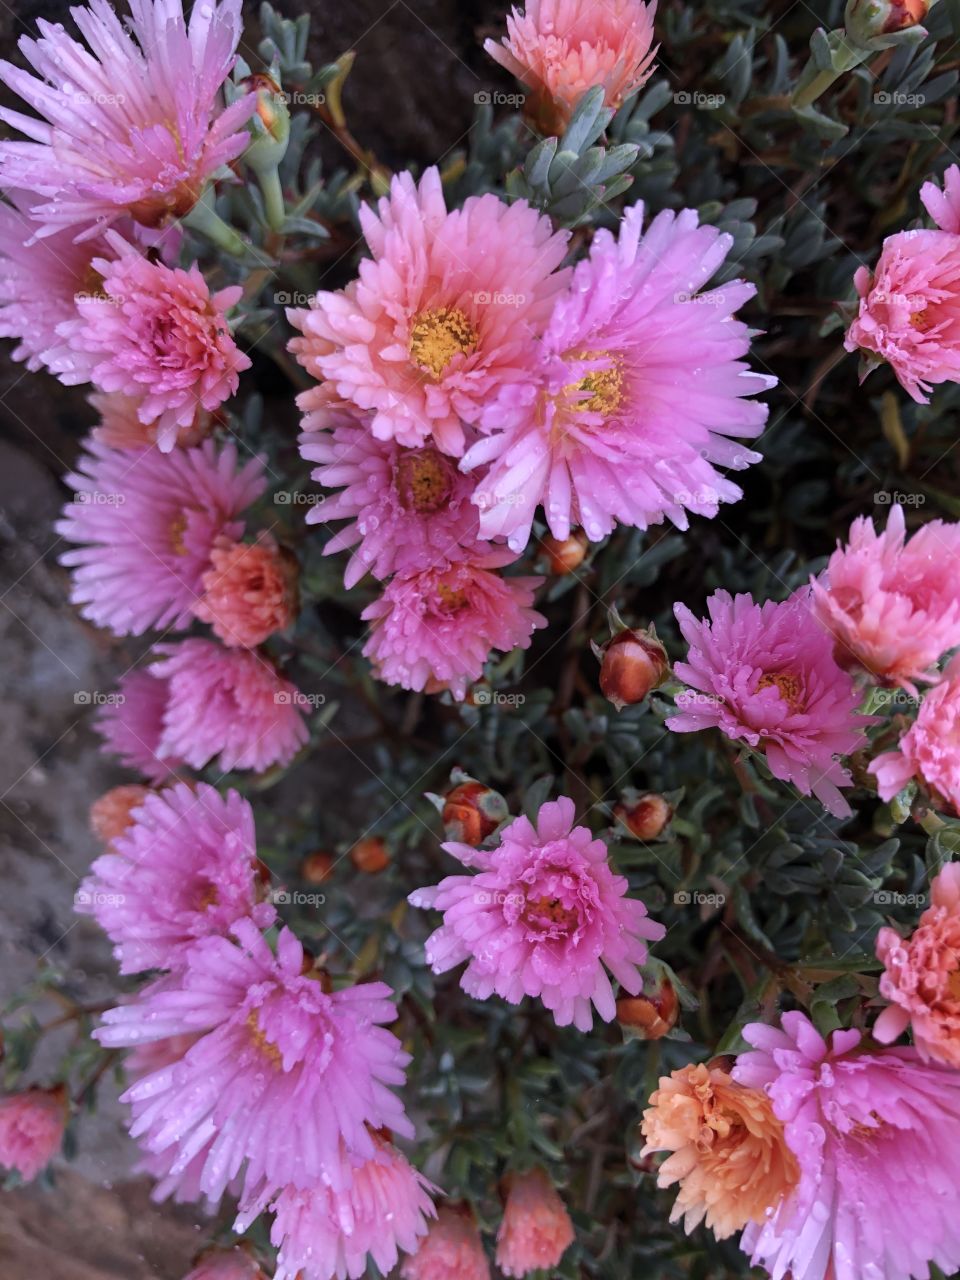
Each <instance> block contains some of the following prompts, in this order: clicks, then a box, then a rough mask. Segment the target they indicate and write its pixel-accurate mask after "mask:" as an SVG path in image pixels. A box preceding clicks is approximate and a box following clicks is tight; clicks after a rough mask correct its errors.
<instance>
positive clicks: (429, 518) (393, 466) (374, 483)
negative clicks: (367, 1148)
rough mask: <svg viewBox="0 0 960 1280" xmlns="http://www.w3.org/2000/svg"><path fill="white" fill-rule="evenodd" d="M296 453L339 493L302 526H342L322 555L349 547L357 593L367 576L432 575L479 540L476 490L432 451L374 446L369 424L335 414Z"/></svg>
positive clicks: (349, 576) (349, 577)
mask: <svg viewBox="0 0 960 1280" xmlns="http://www.w3.org/2000/svg"><path fill="white" fill-rule="evenodd" d="M300 453H301V455H302V456H303V457H304V458H305V459H306V460H307V461H308V462H316V463H319V464H320V465H319V466H317V467H316V468H315V469H314V470H313V471H312V472H311V473H310V474H311V476H312V478H313V479H314V480H316V481H317V483H318V484H322V485H323V486H324V487H325V488H331V489H333V488H336V489H339V490H340V492H339V493H337V494H335V495H333V496H332V497H328V498H327V499H326V500H325V501H324V503H323V504H322V505H321V506H315V507H312V508H311V509H310V511H309V512H308V513H307V524H320V523H323V524H327V522H328V521H331V520H347V521H349V523H348V524H346V525H344V526H343V528H342V529H340V530H339V532H338V533H336V534H335V535H334V536H333V537H332V538H331V539H330V541H329V542H328V543H327V545H326V546H325V547H324V555H328V556H329V555H333V554H334V553H335V552H338V551H343V550H345V549H346V548H348V547H349V548H352V551H351V555H350V559H349V561H348V563H347V569H346V572H345V574H344V582H345V584H346V586H347V587H354V586H356V584H357V583H358V582H359V581H360V579H361V578H362V577H363V576H364V574H365V573H372V574H373V575H374V577H376V578H388V577H389V576H390V575H391V574H392V573H405V572H411V571H412V572H418V571H420V570H422V569H431V568H433V567H435V566H436V565H437V564H438V563H440V562H441V561H443V560H445V559H447V558H449V557H450V556H451V554H452V553H453V552H454V551H455V550H456V548H457V547H460V546H471V545H473V543H475V542H476V540H477V532H478V528H479V523H478V519H477V509H476V507H475V506H474V505H473V503H472V502H471V501H470V497H471V494H472V493H473V490H474V487H475V484H474V481H473V480H471V479H470V478H468V477H467V476H464V475H461V474H460V472H458V471H457V468H456V464H455V463H454V462H453V461H451V459H449V458H447V457H445V456H444V455H443V454H442V453H440V451H439V450H438V449H436V448H434V447H433V446H432V445H429V444H428V445H424V446H423V447H421V448H418V449H405V448H403V447H401V446H400V445H399V444H397V443H396V441H394V440H378V439H377V438H376V436H374V435H373V433H372V432H371V430H370V427H369V423H366V422H363V421H360V420H358V419H357V418H354V417H350V416H348V415H345V414H343V415H337V416H336V417H335V418H334V419H333V425H332V429H331V430H326V431H306V432H304V434H303V435H302V436H301V437H300Z"/></svg>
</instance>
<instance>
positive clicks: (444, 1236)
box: [400, 1204, 490, 1280]
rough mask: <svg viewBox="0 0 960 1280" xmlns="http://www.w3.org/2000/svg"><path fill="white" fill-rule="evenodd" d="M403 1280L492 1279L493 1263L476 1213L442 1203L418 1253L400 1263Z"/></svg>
mask: <svg viewBox="0 0 960 1280" xmlns="http://www.w3.org/2000/svg"><path fill="white" fill-rule="evenodd" d="M400 1277H401V1280H490V1263H489V1262H488V1261H487V1255H486V1254H485V1253H484V1251H483V1241H482V1240H481V1239H480V1232H479V1231H478V1230H477V1224H476V1222H475V1221H474V1218H473V1215H472V1213H471V1212H470V1211H469V1209H467V1208H465V1207H459V1206H457V1207H455V1206H452V1205H443V1204H442V1205H441V1206H440V1208H439V1210H438V1212H437V1220H436V1222H434V1223H432V1224H431V1226H430V1229H429V1231H428V1232H427V1235H426V1238H425V1239H424V1240H422V1241H421V1243H420V1247H419V1249H418V1250H417V1252H416V1253H415V1254H413V1255H412V1256H411V1257H409V1258H405V1259H404V1261H403V1264H402V1266H401V1267H400Z"/></svg>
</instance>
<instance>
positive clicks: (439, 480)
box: [394, 449, 453, 515]
mask: <svg viewBox="0 0 960 1280" xmlns="http://www.w3.org/2000/svg"><path fill="white" fill-rule="evenodd" d="M394 479H395V483H396V486H397V493H398V494H399V495H400V501H401V502H402V503H403V505H404V506H405V507H406V509H407V510H408V511H416V512H418V513H419V514H420V515H430V514H431V513H432V512H434V511H439V510H440V509H441V507H444V506H446V504H447V502H448V500H449V498H450V491H451V489H452V488H453V476H452V474H451V468H450V464H449V463H448V462H447V461H446V459H445V458H444V457H443V456H442V455H441V454H439V453H438V452H437V451H436V449H411V450H409V452H407V453H404V454H403V455H402V456H401V457H400V460H399V461H398V462H397V469H396V473H395V477H394Z"/></svg>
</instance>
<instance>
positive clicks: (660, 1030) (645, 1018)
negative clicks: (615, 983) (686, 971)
mask: <svg viewBox="0 0 960 1280" xmlns="http://www.w3.org/2000/svg"><path fill="white" fill-rule="evenodd" d="M679 1016H680V1001H679V1000H678V999H677V993H676V991H675V990H674V987H673V983H672V982H669V981H668V980H667V979H666V978H661V980H660V982H659V983H658V985H657V986H656V987H654V988H653V990H651V991H646V992H644V994H643V995H639V996H621V997H620V999H619V1000H618V1001H617V1021H618V1022H619V1023H620V1025H621V1027H624V1028H625V1029H626V1030H627V1031H629V1032H630V1034H631V1035H632V1036H634V1037H635V1038H636V1039H638V1040H661V1039H662V1038H663V1037H664V1036H665V1035H666V1034H667V1032H668V1031H671V1030H672V1029H673V1028H674V1027H675V1026H676V1025H677V1019H678V1018H679Z"/></svg>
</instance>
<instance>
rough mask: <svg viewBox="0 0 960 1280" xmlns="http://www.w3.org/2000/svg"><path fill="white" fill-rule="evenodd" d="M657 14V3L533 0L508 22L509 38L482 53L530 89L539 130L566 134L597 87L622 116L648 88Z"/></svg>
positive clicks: (531, 112)
mask: <svg viewBox="0 0 960 1280" xmlns="http://www.w3.org/2000/svg"><path fill="white" fill-rule="evenodd" d="M656 8H657V5H656V0H651V2H650V3H648V4H644V3H643V0H609V2H608V0H604V3H603V4H599V5H598V4H594V3H591V0H527V3H526V7H525V8H524V9H513V10H512V11H511V13H510V14H509V15H508V17H507V36H506V39H504V40H502V41H500V42H498V41H496V40H486V41H484V45H483V47H484V49H485V50H486V52H487V53H488V54H489V55H490V57H491V58H493V59H494V60H495V61H496V62H499V63H500V65H501V66H502V67H506V69H507V70H508V71H509V72H511V74H512V75H514V76H516V77H517V79H518V80H519V81H521V83H522V84H524V85H526V87H527V88H528V89H529V90H530V92H531V94H532V101H531V102H530V103H529V104H527V112H528V114H529V115H530V116H531V117H532V118H533V119H534V120H535V121H536V123H537V125H538V127H539V128H540V129H542V131H543V132H544V133H559V132H561V131H562V130H563V129H564V128H565V127H566V126H567V125H568V124H569V123H570V117H571V116H572V115H573V112H574V108H575V107H576V105H577V103H578V102H579V100H580V99H581V98H582V97H583V95H584V94H585V93H586V92H587V91H588V90H589V89H592V88H593V87H594V85H602V86H603V101H604V105H605V106H607V107H609V108H611V109H612V110H614V111H615V110H616V109H617V108H618V107H619V106H620V105H621V104H622V103H623V101H624V99H626V98H629V97H630V96H631V94H634V93H636V92H637V90H638V89H640V88H642V87H643V85H644V84H646V82H647V80H648V79H649V77H650V75H651V74H652V72H653V60H654V58H655V56H656V52H657V50H656V48H655V47H654V43H653V40H654V35H653V19H654V14H655V12H656Z"/></svg>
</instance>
